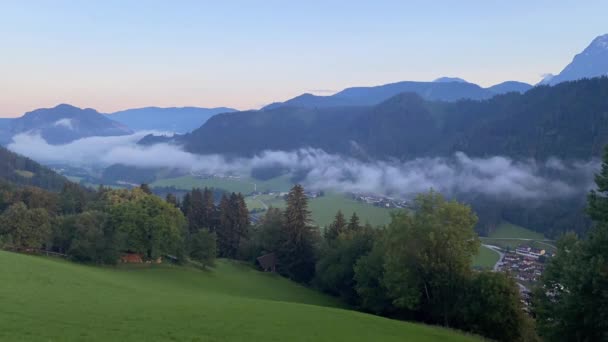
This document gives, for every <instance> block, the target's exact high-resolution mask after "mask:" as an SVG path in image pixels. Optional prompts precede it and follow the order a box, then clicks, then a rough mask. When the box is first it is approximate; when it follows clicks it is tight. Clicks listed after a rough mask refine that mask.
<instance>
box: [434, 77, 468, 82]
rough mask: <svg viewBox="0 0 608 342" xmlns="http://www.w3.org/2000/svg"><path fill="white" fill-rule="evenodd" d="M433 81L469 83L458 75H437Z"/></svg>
mask: <svg viewBox="0 0 608 342" xmlns="http://www.w3.org/2000/svg"><path fill="white" fill-rule="evenodd" d="M433 82H436V83H449V82H458V83H469V82H467V81H465V80H463V79H462V78H460V77H439V78H438V79H436V80H434V81H433Z"/></svg>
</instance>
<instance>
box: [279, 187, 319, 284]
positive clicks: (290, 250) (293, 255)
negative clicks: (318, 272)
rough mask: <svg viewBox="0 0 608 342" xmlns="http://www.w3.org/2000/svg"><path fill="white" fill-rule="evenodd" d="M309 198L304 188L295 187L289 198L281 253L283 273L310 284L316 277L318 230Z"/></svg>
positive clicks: (280, 259) (281, 269) (282, 233)
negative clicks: (313, 219)
mask: <svg viewBox="0 0 608 342" xmlns="http://www.w3.org/2000/svg"><path fill="white" fill-rule="evenodd" d="M310 223H311V219H310V211H309V210H308V199H307V198H306V195H305V194H304V188H302V186H301V185H295V186H294V187H293V188H292V189H291V191H290V192H289V194H288V195H287V208H286V210H285V224H284V226H283V231H282V232H281V235H282V236H281V239H282V241H281V247H280V248H279V251H278V259H279V263H280V271H281V273H283V274H284V275H286V276H287V277H289V278H291V279H293V280H295V281H298V282H304V283H306V282H308V281H310V280H311V279H312V277H313V276H314V270H315V263H316V259H315V247H316V242H317V240H318V231H317V230H316V228H314V227H312V226H311V225H310Z"/></svg>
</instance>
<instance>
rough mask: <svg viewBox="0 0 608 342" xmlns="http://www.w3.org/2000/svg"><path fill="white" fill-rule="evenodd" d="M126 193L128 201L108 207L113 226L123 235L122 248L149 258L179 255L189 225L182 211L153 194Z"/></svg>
mask: <svg viewBox="0 0 608 342" xmlns="http://www.w3.org/2000/svg"><path fill="white" fill-rule="evenodd" d="M133 191H136V190H133ZM139 191H141V190H139ZM142 193H143V192H142ZM123 196H125V197H127V200H119V201H117V202H116V204H114V205H112V206H111V207H110V209H109V214H110V217H109V225H110V227H111V228H112V229H115V230H116V231H117V232H118V233H119V234H121V235H123V236H124V239H123V241H124V243H123V246H122V248H123V249H124V250H128V251H131V252H135V253H141V254H143V255H144V256H145V258H147V259H156V258H158V257H160V256H162V255H164V254H174V255H175V254H178V252H180V248H182V239H183V235H184V228H185V227H186V220H185V218H184V216H183V215H182V213H181V212H180V211H179V210H178V209H177V208H175V207H174V206H172V205H170V204H168V203H167V202H165V201H163V200H162V199H160V198H158V197H156V196H154V195H147V194H145V193H143V195H141V194H134V195H133V196H128V194H125V195H123ZM117 197H118V198H121V197H120V196H117ZM129 197H131V198H132V199H128V198H129Z"/></svg>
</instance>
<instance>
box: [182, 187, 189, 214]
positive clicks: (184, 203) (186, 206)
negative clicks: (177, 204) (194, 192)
mask: <svg viewBox="0 0 608 342" xmlns="http://www.w3.org/2000/svg"><path fill="white" fill-rule="evenodd" d="M190 197H191V196H190V193H189V192H187V193H186V194H185V195H184V198H182V204H181V209H182V213H184V216H186V217H188V215H189V214H190Z"/></svg>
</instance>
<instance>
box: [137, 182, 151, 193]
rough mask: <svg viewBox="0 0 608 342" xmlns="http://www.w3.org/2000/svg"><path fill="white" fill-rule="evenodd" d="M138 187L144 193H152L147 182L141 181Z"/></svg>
mask: <svg viewBox="0 0 608 342" xmlns="http://www.w3.org/2000/svg"><path fill="white" fill-rule="evenodd" d="M139 188H140V189H141V190H142V191H143V192H145V193H146V194H148V195H152V190H150V186H148V184H146V183H143V184H142V185H140V186H139Z"/></svg>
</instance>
